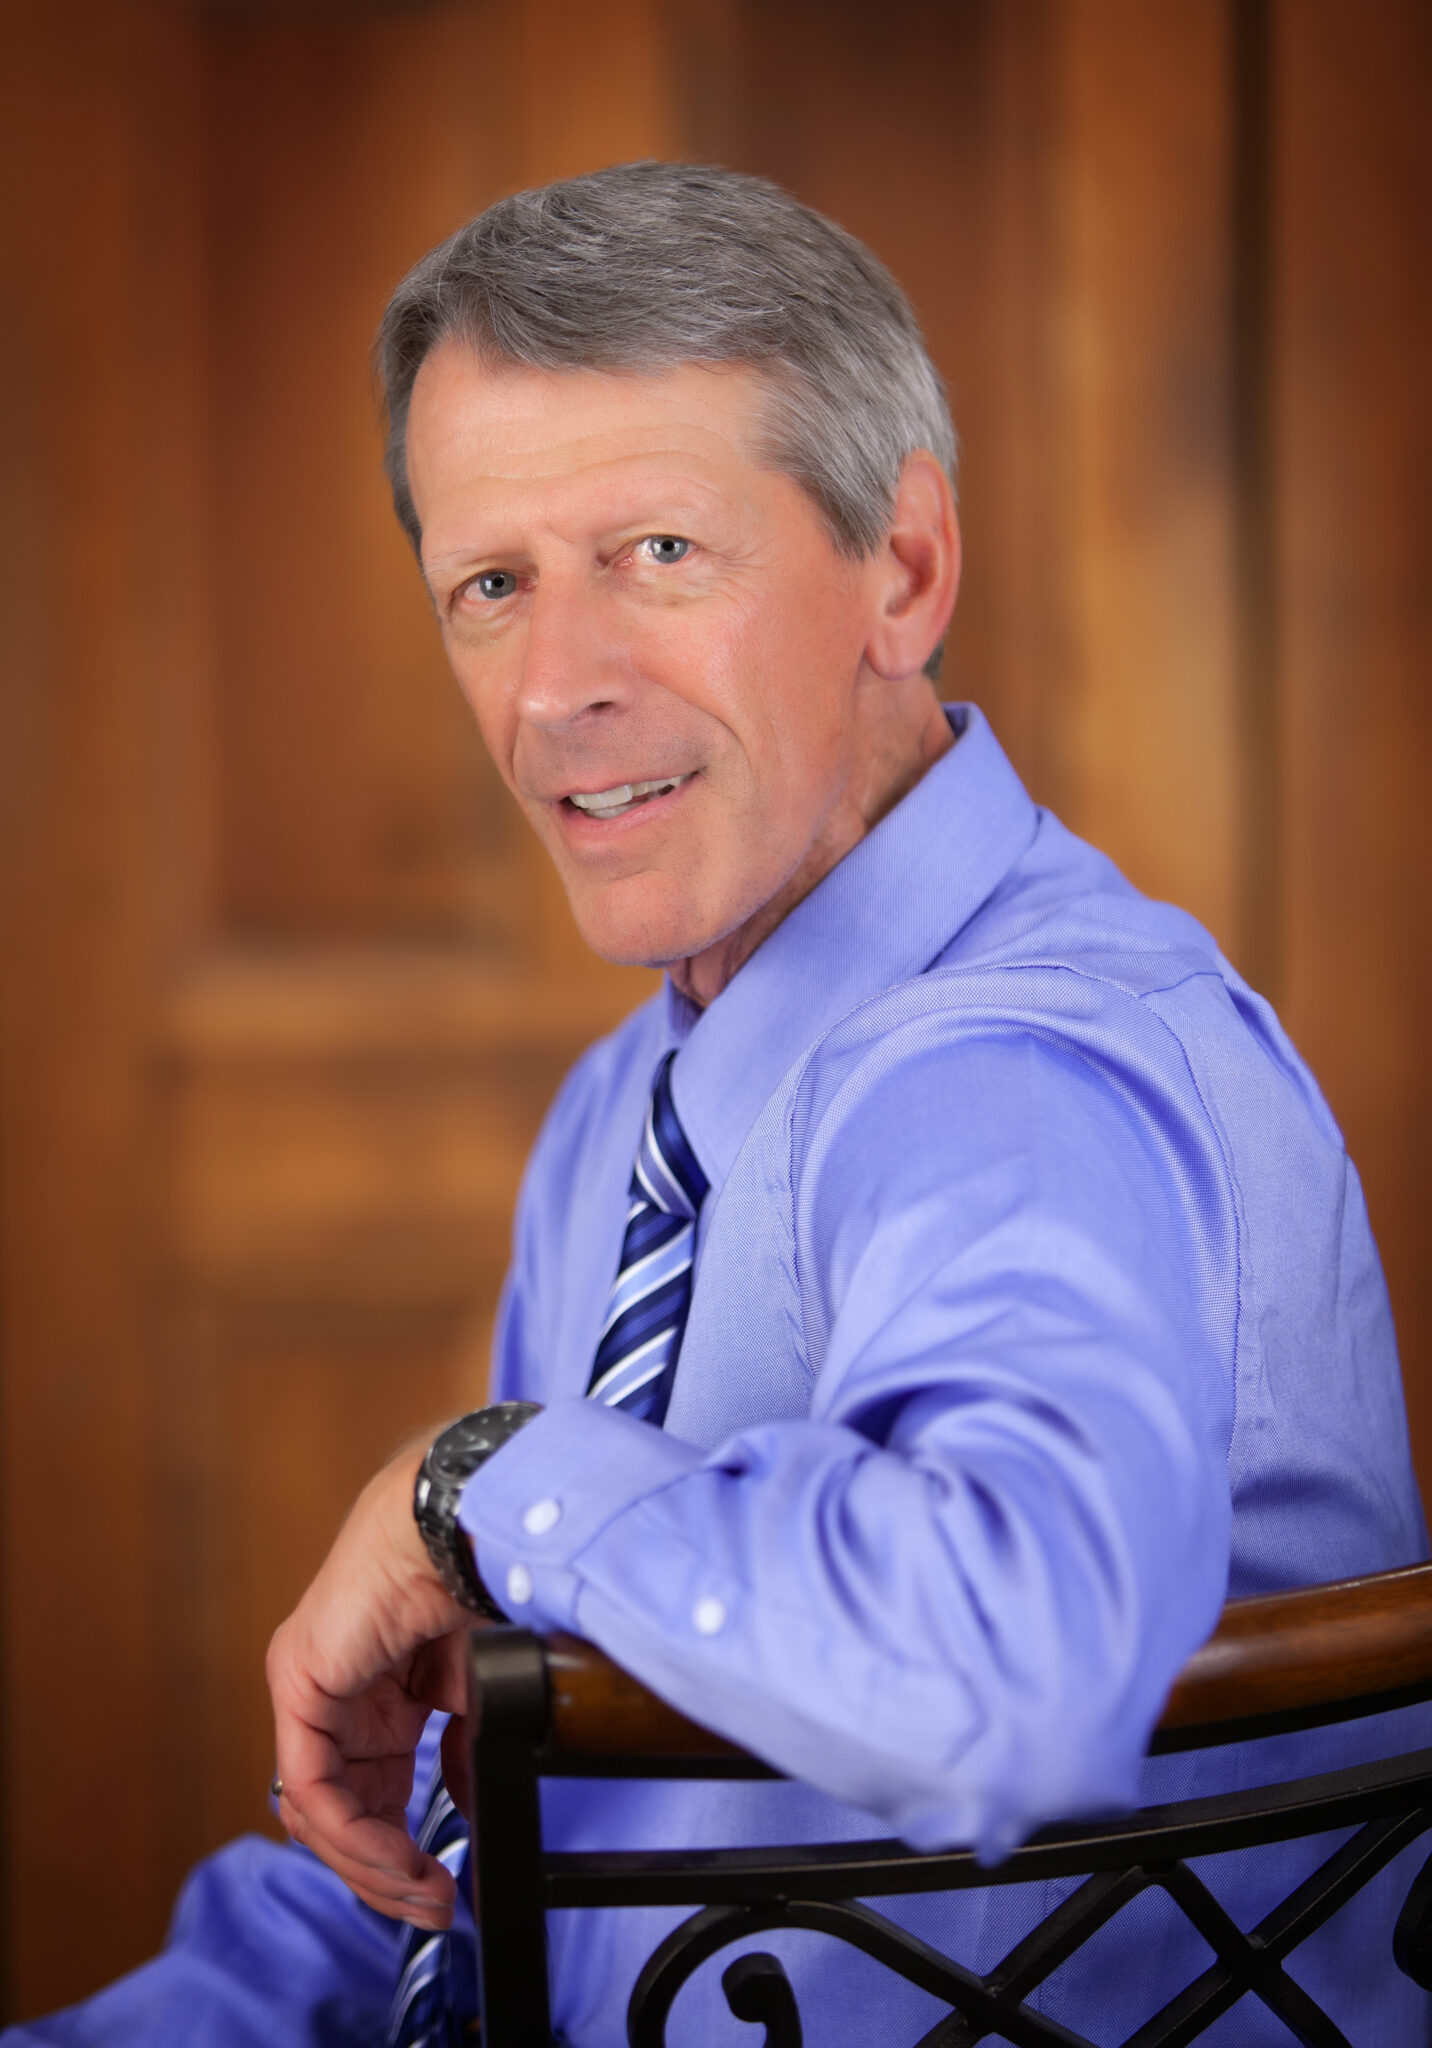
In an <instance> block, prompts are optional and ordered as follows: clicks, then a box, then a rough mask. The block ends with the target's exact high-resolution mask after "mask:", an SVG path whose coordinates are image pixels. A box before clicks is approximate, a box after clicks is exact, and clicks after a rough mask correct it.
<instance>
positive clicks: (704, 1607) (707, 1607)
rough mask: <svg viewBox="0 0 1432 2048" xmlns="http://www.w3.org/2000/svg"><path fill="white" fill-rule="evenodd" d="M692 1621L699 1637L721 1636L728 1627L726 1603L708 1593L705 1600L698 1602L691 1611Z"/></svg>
mask: <svg viewBox="0 0 1432 2048" xmlns="http://www.w3.org/2000/svg"><path fill="white" fill-rule="evenodd" d="M691 1620H692V1624H693V1626H694V1627H695V1630H696V1633H697V1634H698V1635H699V1636H714V1635H719V1634H720V1632H721V1630H722V1629H723V1628H724V1627H725V1626H726V1603H725V1601H724V1600H718V1599H717V1598H716V1597H715V1595H714V1594H710V1593H708V1594H707V1596H706V1598H705V1599H704V1600H698V1601H697V1603H696V1605H695V1606H694V1607H693V1608H692V1610H691Z"/></svg>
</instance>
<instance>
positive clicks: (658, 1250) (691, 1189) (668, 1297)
mask: <svg viewBox="0 0 1432 2048" xmlns="http://www.w3.org/2000/svg"><path fill="white" fill-rule="evenodd" d="M675 1057H676V1055H675V1053H668V1054H667V1055H666V1058H665V1059H664V1060H663V1061H662V1063H661V1066H660V1068H659V1069H658V1071H657V1076H656V1084H655V1086H654V1087H653V1089H652V1095H651V1107H650V1109H649V1110H648V1111H647V1118H646V1129H645V1130H644V1131H643V1132H642V1138H641V1145H640V1147H639V1149H638V1151H637V1155H636V1165H635V1167H634V1168H633V1169H632V1177H631V1189H630V1201H629V1206H628V1208H627V1222H626V1236H625V1238H624V1240H623V1242H622V1254H621V1263H620V1265H619V1267H618V1270H617V1277H616V1284H615V1286H614V1287H613V1288H612V1294H611V1300H610V1301H609V1303H608V1305H607V1315H606V1321H605V1322H604V1323H603V1325H602V1334H601V1337H600V1339H599V1341H598V1344H597V1355H596V1359H595V1361H594V1363H593V1365H592V1376H591V1380H590V1383H589V1384H588V1387H587V1396H588V1399H589V1400H592V1401H600V1402H602V1403H603V1405H604V1406H606V1407H608V1408H624V1409H625V1410H626V1412H627V1414H628V1415H636V1416H639V1417H640V1418H641V1420H642V1421H643V1422H653V1423H656V1424H658V1425H660V1423H661V1421H662V1419H663V1417H664V1416H665V1414H666V1404H667V1402H668V1401H669V1400H670V1399H671V1383H672V1380H673V1378H674V1377H675V1373H676V1354H677V1352H678V1351H679V1350H680V1348H681V1334H682V1331H683V1330H684V1329H685V1328H686V1314H687V1310H688V1309H689V1308H690V1306H691V1262H692V1255H693V1251H694V1248H695V1240H696V1218H697V1215H698V1213H699V1211H700V1208H701V1204H702V1202H703V1201H704V1200H705V1198H706V1189H707V1185H708V1183H707V1179H706V1176H705V1174H704V1173H703V1172H702V1170H701V1166H700V1162H699V1161H698V1160H697V1157H696V1154H695V1153H694V1152H693V1151H692V1149H691V1147H690V1145H689V1144H688V1143H687V1140H686V1133H685V1132H684V1131H683V1130H682V1128H681V1124H680V1121H679V1119H678V1117H677V1114H676V1107H675V1104H674V1103H673V1102H672V1099H671V1063H672V1061H673V1060H674V1059H675Z"/></svg>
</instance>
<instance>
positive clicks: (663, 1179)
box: [387, 1052, 708, 2048]
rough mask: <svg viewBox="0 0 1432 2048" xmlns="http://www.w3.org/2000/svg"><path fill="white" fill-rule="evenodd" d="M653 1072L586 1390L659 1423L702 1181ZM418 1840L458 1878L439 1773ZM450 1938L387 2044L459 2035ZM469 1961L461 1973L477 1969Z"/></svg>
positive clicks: (406, 1972) (428, 1953)
mask: <svg viewBox="0 0 1432 2048" xmlns="http://www.w3.org/2000/svg"><path fill="white" fill-rule="evenodd" d="M675 1057H676V1055H675V1053H674V1052H670V1053H668V1054H667V1055H666V1058H665V1059H664V1060H663V1061H662V1063H661V1066H660V1069H659V1070H658V1072H657V1076H656V1082H655V1085H654V1087H653V1089H652V1094H651V1107H650V1109H649V1110H648V1111H647V1117H646V1129H645V1130H644V1131H643V1132H642V1138H641V1145H640V1147H639V1149H638V1151H637V1155H636V1165H635V1166H634V1167H633V1169H632V1176H631V1189H630V1202H629V1206H628V1208H627V1220H626V1235H625V1237H624V1238H623V1240H622V1256H621V1266H620V1269H619V1270H618V1273H617V1277H616V1285H615V1286H614V1287H613V1289H612V1298H611V1301H610V1304H609V1305H608V1308H607V1318H606V1321H605V1323H604V1324H603V1325H602V1334H601V1338H600V1340H599V1342H598V1344H597V1356H596V1360H595V1362H594V1364H593V1366H592V1377H591V1384H590V1385H589V1387H588V1388H587V1393H588V1396H589V1398H590V1399H592V1400H593V1401H601V1402H603V1403H605V1405H606V1406H607V1407H609V1408H625V1410H626V1411H627V1413H628V1415H636V1416H640V1417H641V1419H642V1420H643V1421H645V1422H654V1423H656V1424H658V1425H659V1424H660V1422H661V1420H662V1417H663V1416H664V1415H665V1414H666V1404H667V1401H668V1400H669V1399H670V1397H671V1382H672V1378H673V1375H674V1373H675V1370H676V1354H677V1351H678V1350H679V1349H680V1346H681V1333H682V1331H683V1330H684V1329H685V1327H686V1311H687V1309H688V1308H689V1307H690V1305H691V1259H692V1250H693V1245H694V1241H695V1237H696V1215H697V1211H698V1210H699V1209H700V1207H701V1204H702V1202H703V1200H704V1199H705V1196H706V1189H707V1185H708V1183H707V1179H706V1176H705V1174H704V1173H703V1172H702V1171H701V1167H700V1165H699V1164H698V1162H697V1159H696V1155H695V1153H694V1152H693V1151H692V1149H691V1147H690V1146H689V1145H688V1144H687V1142H686V1134H685V1132H684V1131H683V1130H682V1128H681V1124H680V1122H679V1121H678V1119H677V1115H676V1109H675V1106H674V1104H673V1103H672V1100H671V1063H672V1061H673V1060H674V1059H675ZM418 1847H419V1848H420V1849H426V1850H427V1851H428V1852H429V1853H430V1854H431V1855H433V1856H436V1857H437V1858H438V1861H439V1862H440V1863H444V1864H446V1866H447V1868H448V1869H449V1870H450V1871H451V1872H452V1874H453V1876H454V1877H457V1878H459V1879H460V1878H461V1875H462V1870H463V1866H464V1864H465V1863H466V1861H467V1849H468V1835H467V1824H466V1822H465V1821H464V1820H463V1818H462V1815H461V1814H460V1813H458V1811H457V1810H456V1808H455V1807H454V1806H453V1803H452V1801H451V1799H450V1798H449V1797H448V1795H447V1790H446V1788H445V1786H444V1784H443V1781H442V1773H441V1771H439V1772H438V1773H437V1775H436V1777H435V1778H434V1781H433V1789H432V1792H431V1794H430V1796H429V1799H428V1808H427V1812H426V1813H425V1814H424V1816H423V1824H422V1826H421V1828H420V1829H419V1830H418ZM454 1946H455V1942H454V1937H453V1936H452V1935H450V1934H432V1933H429V1932H428V1931H427V1930H426V1929H425V1928H421V1927H413V1928H410V1929H409V1930H408V1933H407V1935H406V1937H405V1938H404V1941H403V1949H402V1958H401V1967H400V1972H399V1977H398V1988H397V1991H396V1993H395V1994H394V1998H393V2005H392V2010H391V2013H390V2016H389V2021H388V2040H387V2048H448V2044H449V2043H450V2042H453V2043H455V2042H457V2041H459V2040H460V2038H461V2032H462V2027H463V2024H464V2015H462V2014H461V2013H459V2012H458V2011H457V2010H456V2009H455V2003H454V1988H455V1980H456V1978H457V1976H458V1974H459V1973H458V1972H457V1971H455V1970H454V1969H453V1967H452V1963H453V1955H452V1950H453V1948H454ZM475 1968H476V1957H474V1958H473V1966H472V1968H471V1969H469V1970H467V1971H466V1972H465V1975H467V1976H474V1975H475Z"/></svg>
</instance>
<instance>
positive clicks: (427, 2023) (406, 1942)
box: [387, 1765, 477, 2048]
mask: <svg viewBox="0 0 1432 2048" xmlns="http://www.w3.org/2000/svg"><path fill="white" fill-rule="evenodd" d="M418 1847H419V1848H420V1849H426V1850H427V1852H428V1854H429V1855H431V1856H436V1857H437V1859H438V1861H439V1863H441V1864H443V1865H445V1866H446V1868H447V1869H448V1870H450V1871H451V1872H452V1874H453V1876H454V1877H455V1878H457V1879H458V1880H459V1882H461V1879H462V1871H463V1865H464V1864H465V1863H466V1861H467V1847H468V1837H467V1822H466V1821H465V1820H464V1819H463V1817H462V1815H461V1814H460V1813H459V1812H458V1810H457V1808H456V1807H455V1806H454V1805H453V1803H452V1800H451V1799H450V1798H449V1797H448V1791H447V1787H446V1786H445V1785H444V1783H443V1777H442V1767H441V1766H440V1765H439V1767H438V1768H437V1770H436V1772H435V1774H434V1777H433V1786H432V1791H431V1792H430V1793H429V1795H428V1806H427V1811H426V1813H425V1814H424V1815H423V1824H422V1826H421V1827H420V1828H419V1829H418ZM466 1945H467V1944H466V1943H465V1942H464V1941H463V1939H462V1937H461V1936H456V1937H455V1936H454V1935H452V1934H434V1933H433V1932H432V1931H431V1930H430V1929H428V1928H426V1927H410V1928H409V1929H408V1930H407V1933H406V1934H405V1935H404V1937H403V1946H402V1951H401V1955H400V1959H399V1970H398V1988H397V1990H396V1991H395V1992H394V1994H393V2003H392V2007H391V2008H390V2011H389V2014H388V2034H387V2048H457V2044H458V2043H459V2042H460V2041H461V2040H462V2035H463V2028H464V2027H465V2025H466V2023H467V2021H468V2020H469V2019H470V2018H472V2016H473V2013H474V2012H475V2010H476V2008H475V2005H473V2003H472V2001H471V1999H469V2000H468V2001H467V2005H468V2010H467V2011H466V2012H463V2011H459V2010H458V2005H457V2001H456V1997H455V1993H456V1989H457V1985H458V1983H459V1981H460V1980H461V1981H462V1982H464V1983H467V1982H468V1981H469V1980H470V1981H471V1983H472V1984H473V1986H474V1987H475V1985H476V1969H477V1958H476V1956H475V1955H474V1956H473V1957H472V1958H471V1962H470V1966H469V1967H468V1968H467V1969H465V1970H455V1969H454V1968H453V1961H454V1958H453V1949H454V1947H458V1946H461V1947H466Z"/></svg>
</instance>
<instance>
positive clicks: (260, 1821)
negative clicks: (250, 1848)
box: [158, 1275, 495, 1890]
mask: <svg viewBox="0 0 1432 2048" xmlns="http://www.w3.org/2000/svg"><path fill="white" fill-rule="evenodd" d="M485 1277H486V1278H488V1279H489V1280H490V1281H491V1283H492V1284H493V1285H494V1286H495V1277H494V1276H492V1275H488V1276H485ZM488 1331H489V1318H488V1317H487V1316H485V1315H480V1316H477V1317H473V1316H471V1315H469V1314H467V1313H464V1312H463V1311H461V1310H458V1309H454V1308H451V1307H449V1308H446V1309H442V1308H436V1309H435V1308H412V1307H409V1308H406V1309H391V1308H389V1309H383V1308H380V1307H374V1306H373V1305H371V1304H370V1305H365V1306H363V1307H361V1308H359V1309H354V1308H352V1307H349V1308H343V1307H329V1308H327V1309H319V1308H314V1307H304V1306H301V1305H299V1306H290V1307H287V1308H283V1307H272V1306H263V1305H253V1304H249V1305H247V1306H239V1305H231V1306H209V1307H207V1308H203V1307H199V1306H192V1307H191V1308H190V1309H189V1311H188V1312H187V1315H185V1316H183V1317H176V1318H175V1319H174V1320H173V1321H172V1322H171V1324H170V1342H171V1345H172V1353H171V1365H172V1370H171V1372H170V1373H169V1375H168V1376H167V1379H166V1382H165V1400H164V1403H163V1408H162V1415H163V1421H162V1425H161V1428H160V1431H159V1443H158V1458H159V1464H160V1471H161V1477H162V1480H163V1496H164V1502H165V1508H166V1510H167V1513H166V1516H165V1520H164V1522H163V1523H162V1524H161V1527H162V1532H163V1534H164V1535H165V1536H166V1538H167V1540H166V1542H165V1544H164V1546H163V1549H162V1553H161V1560H160V1565H159V1573H160V1577H159V1586H160V1589H161V1591H162V1594H163V1601H162V1621H161V1625H160V1634H161V1652H162V1655H163V1658H164V1663H165V1668H166V1673H167V1676H168V1679H169V1683H168V1685H167V1686H166V1688H165V1691H164V1695H163V1697H162V1699H161V1700H160V1702H159V1713H160V1716H161V1725H162V1726H163V1729H164V1733H165V1737H166V1754H167V1756H168V1759H169V1763H170V1774H169V1780H168V1782H169V1783H170V1784H171V1785H174V1786H180V1785H182V1786H183V1787H185V1788H186V1791H185V1796H184V1797H183V1798H182V1799H169V1800H166V1802H165V1803H164V1806H163V1809H162V1812H161V1816H160V1844H159V1848H160V1861H161V1866H162V1869H163V1873H164V1876H165V1878H166V1879H167V1882H168V1884H169V1886H170V1888H171V1890H172V1888H173V1887H174V1886H177V1884H178V1883H179V1882H180V1880H181V1879H182V1877H183V1874H184V1872H185V1870H186V1869H187V1868H188V1867H189V1865H190V1864H191V1863H192V1862H193V1861H194V1859H195V1858H196V1857H197V1856H199V1855H202V1854H204V1853H205V1852H206V1851H208V1850H209V1849H212V1848H213V1847H214V1846H215V1845H216V1844H217V1843H219V1842H223V1841H226V1840H228V1839H229V1838H230V1837H232V1836H233V1835H235V1834H238V1833H240V1832H242V1831H244V1830H245V1829H261V1830H267V1831H269V1832H271V1833H274V1834H278V1833H279V1830H278V1829H277V1826H276V1824H275V1823H274V1822H273V1821H272V1819H271V1817H270V1815H269V1810H268V1801H267V1787H268V1781H269V1778H270V1776H271V1775H272V1771H273V1747H272V1725H271V1721H270V1715H269V1706H268V1696H267V1691H266V1688H265V1685H264V1671H263V1666H264V1652H265V1650H266V1649H267V1647H268V1640H269V1637H270V1636H271V1635H272V1633H273V1631H274V1628H275V1627H276V1626H277V1624H278V1622H279V1621H281V1620H282V1619H283V1616H284V1615H285V1614H286V1613H288V1611H289V1610H290V1608H291V1607H292V1606H293V1605H294V1604H295V1602H296V1601H297V1599H298V1597H299V1595H300V1594H301V1593H302V1591H303V1588H304V1587H305V1585H306V1584H307V1583H308V1581H309V1579H310V1578H311V1577H312V1575H313V1573H314V1571H315V1570H316V1569H317V1567H318V1565H319V1564H320V1563H321V1561H322V1559H323V1557H324V1555H325V1553H326V1551H327V1549H328V1546H329V1545H330V1543H331V1542H332V1541H333V1538H334V1536H335V1534H336V1533H337V1530H338V1527H339V1524H340V1523H341V1521H342V1519H343V1516H344V1515H345V1513H346V1512H347V1510H348V1508H349V1506H350V1505H351V1503H352V1501H353V1499H354V1496H355V1495H356V1494H357V1493H358V1491H359V1489H360V1488H361V1487H362V1486H363V1484H364V1482H365V1481H366V1480H367V1479H368V1478H369V1477H370V1476H371V1475H372V1473H373V1472H374V1471H375V1470H376V1469H377V1467H378V1466H379V1465H380V1464H382V1463H383V1462H384V1460H385V1459H386V1458H387V1457H389V1456H390V1455H391V1453H392V1451H393V1450H394V1449H395V1448H396V1446H397V1445H398V1443H399V1442H401V1441H402V1440H403V1439H404V1438H405V1437H406V1436H408V1435H410V1434H411V1433H412V1432H413V1431H414V1430H417V1429H421V1428H425V1427H429V1426H432V1425H434V1424H436V1423H440V1422H441V1421H442V1420H443V1419H444V1418H446V1417H448V1416H451V1415H454V1414H459V1413H461V1412H463V1410H465V1409H466V1408H470V1407H473V1406H476V1405H478V1403H479V1402H480V1401H481V1398H482V1392H483V1387H484V1384H485V1380H486V1349H487V1337H488Z"/></svg>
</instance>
